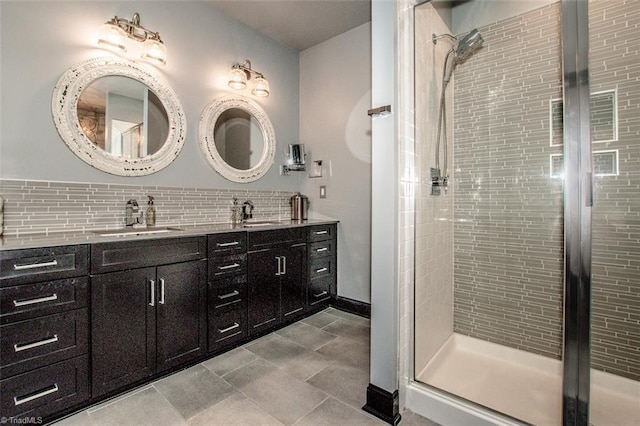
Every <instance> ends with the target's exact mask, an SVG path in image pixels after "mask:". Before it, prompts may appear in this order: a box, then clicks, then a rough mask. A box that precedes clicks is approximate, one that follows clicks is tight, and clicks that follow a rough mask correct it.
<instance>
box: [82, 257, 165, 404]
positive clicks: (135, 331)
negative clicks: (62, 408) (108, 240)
mask: <svg viewBox="0 0 640 426" xmlns="http://www.w3.org/2000/svg"><path fill="white" fill-rule="evenodd" d="M156 287H157V283H156V270H155V268H142V269H134V270H129V271H122V272H111V273H108V274H102V275H96V276H92V277H91V312H92V323H91V348H92V351H91V353H92V389H93V392H92V396H93V397H97V396H100V395H103V394H105V393H107V392H110V391H113V390H116V389H118V388H121V387H123V386H126V385H128V384H130V383H134V382H136V381H138V380H140V379H143V378H145V377H148V376H151V375H153V374H154V373H155V371H156V304H157V299H156V297H157V291H156Z"/></svg>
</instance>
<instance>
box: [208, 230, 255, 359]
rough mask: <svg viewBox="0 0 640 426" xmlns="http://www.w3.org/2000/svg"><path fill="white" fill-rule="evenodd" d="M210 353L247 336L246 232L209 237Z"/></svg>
mask: <svg viewBox="0 0 640 426" xmlns="http://www.w3.org/2000/svg"><path fill="white" fill-rule="evenodd" d="M207 245H208V253H209V256H208V257H209V272H208V290H209V295H208V299H209V303H208V319H209V326H208V330H209V348H208V349H209V352H215V351H218V350H220V349H222V348H225V347H228V346H230V345H232V344H234V343H236V342H239V341H241V340H242V339H245V338H246V337H247V233H246V232H229V233H225V234H214V235H209V236H208V244H207Z"/></svg>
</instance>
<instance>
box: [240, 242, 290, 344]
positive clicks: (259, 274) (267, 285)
mask: <svg viewBox="0 0 640 426" xmlns="http://www.w3.org/2000/svg"><path fill="white" fill-rule="evenodd" d="M279 256H280V254H278V253H277V252H276V251H275V250H273V249H263V250H258V251H255V252H249V254H248V263H249V265H248V284H249V296H248V301H249V334H250V335H255V334H257V333H260V332H261V331H262V330H266V329H268V328H270V327H272V326H275V325H276V324H277V323H278V322H279V320H280V273H279V268H281V267H282V266H279V265H281V263H279V262H281V260H279Z"/></svg>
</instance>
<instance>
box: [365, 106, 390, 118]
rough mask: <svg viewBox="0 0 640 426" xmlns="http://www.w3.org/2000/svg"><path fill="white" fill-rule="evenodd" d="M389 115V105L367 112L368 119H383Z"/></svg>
mask: <svg viewBox="0 0 640 426" xmlns="http://www.w3.org/2000/svg"><path fill="white" fill-rule="evenodd" d="M389 114H391V105H384V106H381V107H378V108H372V109H370V110H369V111H367V115H368V116H369V117H384V116H385V115H389Z"/></svg>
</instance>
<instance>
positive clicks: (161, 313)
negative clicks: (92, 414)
mask: <svg viewBox="0 0 640 426" xmlns="http://www.w3.org/2000/svg"><path fill="white" fill-rule="evenodd" d="M156 247H159V248H158V249H161V250H162V253H151V254H149V251H153V250H155V249H156ZM205 247H206V240H205V237H193V238H177V239H163V240H147V241H136V242H126V243H125V242H122V243H120V242H118V243H105V244H94V245H93V246H92V247H91V258H92V275H91V312H92V325H91V337H92V341H91V348H92V389H93V397H94V398H95V397H98V396H100V395H104V394H106V393H109V392H111V391H114V390H117V389H119V388H122V387H125V386H127V385H129V384H132V383H135V382H138V381H140V380H142V379H144V378H146V377H150V376H153V375H155V374H156V373H159V372H162V371H166V370H169V369H172V368H175V367H179V366H180V365H183V364H185V363H187V362H189V361H191V360H195V359H198V358H201V357H202V356H204V355H205V354H206V340H207V328H206V321H207V317H206V303H207V299H206V260H205V257H206V251H205ZM120 251H122V253H120ZM99 259H103V262H100V261H99ZM117 260H122V262H120V265H121V266H120V267H121V268H122V269H123V270H120V271H113V270H114V269H117V268H118V261H117ZM150 263H151V264H152V265H153V263H156V265H153V266H150V265H149V264H150ZM162 263H166V264H162ZM136 266H146V267H136ZM129 267H130V268H131V269H129ZM105 269H106V270H108V271H113V272H107V273H95V272H101V271H102V270H105Z"/></svg>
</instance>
